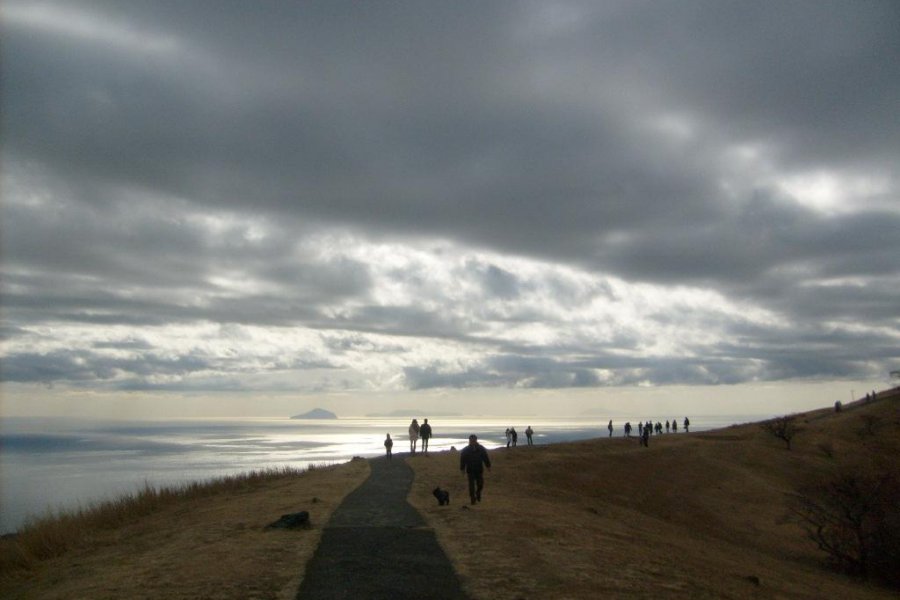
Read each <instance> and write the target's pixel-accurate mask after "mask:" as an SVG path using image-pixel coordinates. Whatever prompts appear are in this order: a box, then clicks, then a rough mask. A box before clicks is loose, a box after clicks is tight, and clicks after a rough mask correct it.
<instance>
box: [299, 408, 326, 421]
mask: <svg viewBox="0 0 900 600" xmlns="http://www.w3.org/2000/svg"><path fill="white" fill-rule="evenodd" d="M291 418H292V419H337V418H338V416H337V415H336V414H334V413H333V412H331V411H330V410H325V409H324V408H314V409H312V410H311V411H309V412H305V413H303V414H302V415H294V416H293V417H291Z"/></svg>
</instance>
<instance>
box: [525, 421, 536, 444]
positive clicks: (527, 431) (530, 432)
mask: <svg viewBox="0 0 900 600" xmlns="http://www.w3.org/2000/svg"><path fill="white" fill-rule="evenodd" d="M533 435H534V429H532V428H531V425H529V426H528V428H527V429H525V437H526V438H528V445H529V446H534V441H533V440H532V439H531V436H533Z"/></svg>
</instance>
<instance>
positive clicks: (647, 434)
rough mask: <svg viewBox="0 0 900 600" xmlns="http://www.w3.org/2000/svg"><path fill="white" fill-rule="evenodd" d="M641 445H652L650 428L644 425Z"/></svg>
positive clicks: (646, 446)
mask: <svg viewBox="0 0 900 600" xmlns="http://www.w3.org/2000/svg"><path fill="white" fill-rule="evenodd" d="M641 446H643V447H645V448H649V447H650V428H649V427H647V426H646V425H644V429H643V431H641Z"/></svg>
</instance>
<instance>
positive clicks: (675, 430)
mask: <svg viewBox="0 0 900 600" xmlns="http://www.w3.org/2000/svg"><path fill="white" fill-rule="evenodd" d="M672 433H678V421H676V420H675V419H672Z"/></svg>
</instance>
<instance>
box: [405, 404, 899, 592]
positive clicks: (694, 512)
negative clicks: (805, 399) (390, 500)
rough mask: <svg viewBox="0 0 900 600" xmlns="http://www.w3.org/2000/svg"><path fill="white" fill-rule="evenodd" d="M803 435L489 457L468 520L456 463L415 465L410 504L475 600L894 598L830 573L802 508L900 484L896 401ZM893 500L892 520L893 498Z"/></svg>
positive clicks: (801, 421) (570, 446)
mask: <svg viewBox="0 0 900 600" xmlns="http://www.w3.org/2000/svg"><path fill="white" fill-rule="evenodd" d="M882 396H883V397H884V398H887V397H888V396H887V394H882ZM794 422H795V423H796V424H797V425H798V426H799V428H800V432H799V433H797V435H796V436H795V437H794V439H793V441H792V448H793V449H792V450H790V451H788V450H787V449H786V445H785V444H784V443H783V442H782V441H781V440H779V439H777V438H776V437H774V436H772V435H771V434H769V433H767V432H766V431H764V430H763V429H762V427H760V425H759V424H758V423H749V424H744V425H737V426H732V427H728V428H725V429H720V430H716V431H710V432H706V433H699V434H689V435H684V434H677V435H671V434H670V435H665V434H664V435H661V436H654V437H652V438H651V440H650V447H649V448H641V447H639V445H638V442H637V440H636V439H635V438H632V439H630V440H629V439H624V438H621V437H620V438H614V439H611V440H610V439H594V440H589V441H584V442H573V443H566V444H556V445H550V446H533V447H522V446H521V445H520V446H519V447H518V448H514V449H510V450H506V449H502V450H496V451H492V452H491V456H492V459H493V462H494V465H493V469H492V470H491V472H489V473H487V474H486V476H485V480H486V483H485V496H484V502H483V503H481V504H478V505H476V506H475V507H472V508H471V509H465V508H462V507H464V506H465V505H466V504H467V503H468V499H467V491H466V479H465V477H464V476H463V475H461V474H460V473H459V470H458V464H457V462H456V461H457V460H458V459H457V456H458V455H452V454H442V455H433V456H430V457H424V456H416V457H413V458H410V459H408V462H409V463H410V464H411V465H412V466H413V468H414V469H415V470H416V481H415V483H414V486H413V489H412V492H411V494H410V502H411V503H412V504H413V505H414V506H416V508H418V509H419V510H420V512H422V514H423V515H425V517H426V519H427V520H428V521H429V523H430V524H431V525H432V526H433V527H434V528H435V529H436V531H437V534H438V539H439V540H440V542H441V544H442V546H443V547H444V548H445V551H446V552H447V554H448V555H449V556H451V558H453V560H454V561H455V564H456V567H457V570H458V572H459V573H460V575H461V577H462V578H463V583H464V585H465V586H466V588H467V590H468V591H469V592H470V593H472V594H473V595H474V596H475V597H476V598H498V599H503V598H508V599H515V598H527V597H534V598H540V597H544V598H583V599H585V600H587V599H592V598H604V597H606V598H640V597H648V598H649V597H656V598H719V597H729V598H771V597H784V598H809V599H810V600H812V599H820V598H896V591H893V592H890V591H887V590H886V589H885V588H882V587H879V586H877V585H874V584H871V583H866V582H863V581H860V580H858V579H854V578H851V577H849V576H847V575H844V574H840V573H836V572H834V571H832V570H829V569H828V568H826V565H825V559H826V554H825V553H823V552H822V551H820V550H818V548H817V547H816V544H814V543H813V542H812V541H811V540H809V539H808V537H807V535H806V533H805V532H804V530H803V529H802V528H801V526H800V525H799V523H798V522H797V519H796V518H795V516H794V514H793V513H792V512H791V510H790V507H791V504H790V502H791V501H792V499H794V498H795V496H794V494H796V493H797V492H798V491H799V490H801V489H811V487H810V486H813V484H816V483H818V482H822V481H831V478H832V477H834V476H835V474H836V473H842V472H847V471H848V469H849V472H851V473H864V472H866V469H871V468H873V467H872V465H879V463H880V467H885V468H888V469H891V468H892V469H893V475H894V477H895V479H894V481H895V482H897V480H898V478H897V465H896V464H895V463H896V457H897V456H898V455H900V398H898V396H897V395H895V396H893V398H892V399H883V400H879V401H877V402H873V403H871V404H864V403H855V404H854V405H850V406H844V409H843V411H842V412H840V413H835V412H834V409H833V408H827V409H822V410H818V411H812V412H809V413H806V414H800V415H795V416H794ZM873 432H874V433H873ZM435 486H440V487H442V488H445V489H448V490H449V491H450V493H451V495H452V497H453V499H454V503H453V508H452V509H450V510H447V509H444V508H441V507H438V506H437V503H436V502H435V501H434V498H432V497H430V492H431V490H432V489H433V488H434V487H435ZM815 489H819V488H815ZM882 500H885V501H886V502H887V503H892V505H893V507H894V509H893V510H894V516H895V518H896V516H897V515H896V511H897V509H896V507H897V506H900V504H898V503H900V497H898V495H897V488H896V487H895V488H894V492H893V495H892V496H891V497H890V498H887V499H882ZM895 525H896V524H895ZM896 549H897V548H896V545H895V547H894V550H896Z"/></svg>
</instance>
